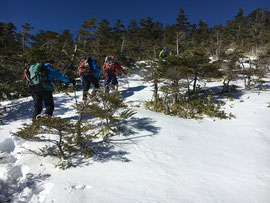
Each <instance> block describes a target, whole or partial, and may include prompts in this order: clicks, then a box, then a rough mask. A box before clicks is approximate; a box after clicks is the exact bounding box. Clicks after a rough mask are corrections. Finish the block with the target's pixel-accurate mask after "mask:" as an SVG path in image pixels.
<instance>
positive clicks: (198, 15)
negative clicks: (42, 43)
mask: <svg viewBox="0 0 270 203" xmlns="http://www.w3.org/2000/svg"><path fill="white" fill-rule="evenodd" d="M269 6H270V2H269V0H223V1H219V0H188V1H187V0H185V1H184V0H163V1H161V0H155V1H154V0H114V1H113V0H102V1H101V0H95V1H94V0H75V1H70V0H42V1H40V0H0V21H3V22H5V23H7V22H12V23H14V24H15V26H16V27H17V30H21V25H23V24H24V23H26V22H27V23H29V24H30V25H31V26H32V27H34V28H35V29H34V31H35V32H37V31H38V30H40V29H43V30H51V31H56V32H62V31H63V30H65V29H70V30H71V33H73V34H75V33H76V32H77V31H78V30H79V29H80V25H81V24H83V22H84V21H85V20H87V19H89V18H97V19H98V20H100V21H101V20H102V19H104V18H106V19H107V20H108V21H109V22H110V24H111V25H114V24H115V22H116V20H117V19H118V18H119V19H120V20H121V21H122V23H123V24H124V25H126V26H127V25H128V24H129V22H130V20H132V19H137V21H139V20H140V19H142V18H144V19H145V18H147V17H148V16H149V17H151V18H153V21H159V22H162V23H163V24H164V25H166V24H174V23H175V22H176V18H177V15H178V12H179V9H180V8H183V9H184V11H185V14H186V16H187V18H188V20H189V22H191V23H198V21H199V20H200V19H202V20H204V22H206V23H207V24H208V25H209V26H213V25H217V24H223V25H224V24H225V23H226V20H229V19H232V18H233V16H234V15H236V14H237V12H238V10H239V8H243V9H244V15H247V14H249V13H250V12H251V11H253V10H255V9H257V8H265V7H266V8H268V9H269Z"/></svg>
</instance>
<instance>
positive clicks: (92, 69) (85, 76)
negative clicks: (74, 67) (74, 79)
mask: <svg viewBox="0 0 270 203" xmlns="http://www.w3.org/2000/svg"><path fill="white" fill-rule="evenodd" d="M78 74H79V76H81V80H82V84H83V101H86V100H87V94H88V90H89V89H90V86H91V84H93V85H94V89H93V91H92V93H91V94H90V98H92V97H94V96H96V93H97V89H98V88H99V79H100V75H99V71H98V66H97V63H96V61H95V60H94V58H93V57H88V58H83V59H82V60H81V62H80V66H79V67H78Z"/></svg>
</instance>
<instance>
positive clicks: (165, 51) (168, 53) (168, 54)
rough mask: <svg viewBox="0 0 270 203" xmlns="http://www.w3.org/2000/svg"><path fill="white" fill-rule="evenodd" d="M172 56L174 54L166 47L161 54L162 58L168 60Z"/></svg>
mask: <svg viewBox="0 0 270 203" xmlns="http://www.w3.org/2000/svg"><path fill="white" fill-rule="evenodd" d="M170 55H172V52H171V51H170V50H169V49H168V48H167V47H164V48H163V49H162V50H161V52H160V53H159V57H160V58H166V57H168V56H170Z"/></svg>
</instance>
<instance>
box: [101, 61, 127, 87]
mask: <svg viewBox="0 0 270 203" xmlns="http://www.w3.org/2000/svg"><path fill="white" fill-rule="evenodd" d="M102 69H103V75H104V77H105V92H109V91H110V87H109V84H112V85H114V86H116V91H118V81H117V77H116V71H119V72H121V73H124V74H127V73H126V71H125V70H124V69H123V68H122V67H121V66H120V65H119V64H118V63H117V62H116V61H115V60H114V57H113V56H107V57H106V58H105V62H104V65H103V67H102Z"/></svg>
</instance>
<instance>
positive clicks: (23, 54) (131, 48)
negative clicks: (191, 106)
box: [0, 8, 270, 99]
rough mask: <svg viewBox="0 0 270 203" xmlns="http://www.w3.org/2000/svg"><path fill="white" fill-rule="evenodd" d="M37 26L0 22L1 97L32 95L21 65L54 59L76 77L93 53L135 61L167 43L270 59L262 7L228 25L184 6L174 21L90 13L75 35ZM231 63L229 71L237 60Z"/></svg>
mask: <svg viewBox="0 0 270 203" xmlns="http://www.w3.org/2000/svg"><path fill="white" fill-rule="evenodd" d="M33 30H34V27H32V26H31V25H30V24H29V23H25V24H24V25H22V27H21V28H20V29H17V28H16V26H15V25H14V24H13V23H12V22H8V23H5V22H0V78H1V81H0V92H1V94H0V99H12V98H18V97H21V96H25V95H27V92H26V90H25V88H24V87H23V82H22V70H23V68H24V67H25V66H27V65H29V64H31V63H33V62H37V61H38V62H43V61H44V62H45V61H46V62H47V61H49V62H51V63H53V64H54V65H55V67H56V68H57V69H58V70H59V71H61V72H63V73H64V74H66V75H68V76H69V77H76V72H77V66H78V63H79V61H80V59H81V58H82V57H85V56H88V55H91V56H93V57H95V59H96V60H97V62H98V64H99V66H101V65H102V64H103V62H104V58H105V56H106V55H115V56H116V57H117V60H118V61H119V62H120V63H122V64H123V65H124V66H127V67H131V66H132V65H133V63H134V61H137V60H147V59H156V58H158V53H159V52H160V51H161V49H162V48H163V47H164V46H166V47H168V48H169V49H170V50H171V51H172V52H173V55H174V56H180V55H183V54H189V53H192V52H193V51H195V52H196V53H198V50H202V52H203V54H205V55H207V56H212V57H215V58H217V59H221V58H223V59H224V60H225V61H228V59H229V60H235V59H234V57H236V55H237V57H240V55H241V54H243V53H249V54H250V55H253V56H263V57H264V58H263V60H264V61H263V62H262V63H268V64H269V60H268V58H267V57H268V56H269V50H270V43H269V40H270V11H269V10H268V9H267V8H265V9H260V8H258V9H256V10H254V11H252V12H251V13H249V14H248V15H244V11H243V9H241V8H240V9H239V11H238V13H236V15H235V16H234V18H233V19H230V20H227V22H226V24H225V25H215V26H213V27H209V26H208V24H207V23H206V22H204V21H203V20H200V21H199V22H198V23H197V24H192V23H190V22H189V20H188V18H187V16H186V14H185V12H184V10H183V9H182V8H181V9H179V12H178V15H177V18H176V23H175V24H173V25H163V23H161V22H158V21H156V22H155V21H154V20H153V18H151V17H147V18H146V19H140V20H139V21H138V20H135V19H134V20H131V21H130V23H129V24H128V26H125V25H123V24H122V23H121V20H117V22H116V24H115V25H113V26H111V25H110V22H109V21H108V20H106V19H103V20H101V21H100V20H98V19H96V18H90V19H88V20H86V21H85V22H83V24H81V29H80V30H78V33H77V34H76V35H72V34H71V33H70V31H69V30H64V31H63V32H62V33H58V32H55V31H50V30H39V31H38V32H37V33H36V34H33V33H32V31H33ZM228 50H233V54H231V55H228V54H227V51H228ZM165 65H166V64H165ZM167 65H169V64H167ZM163 66H164V64H163ZM220 66H223V67H224V66H226V65H224V64H220ZM226 67H227V73H228V75H229V74H230V73H232V72H231V71H230V69H233V68H232V67H233V66H230V65H229V66H228V65H227V66H226ZM194 78H196V77H194ZM194 88H196V84H194Z"/></svg>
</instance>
